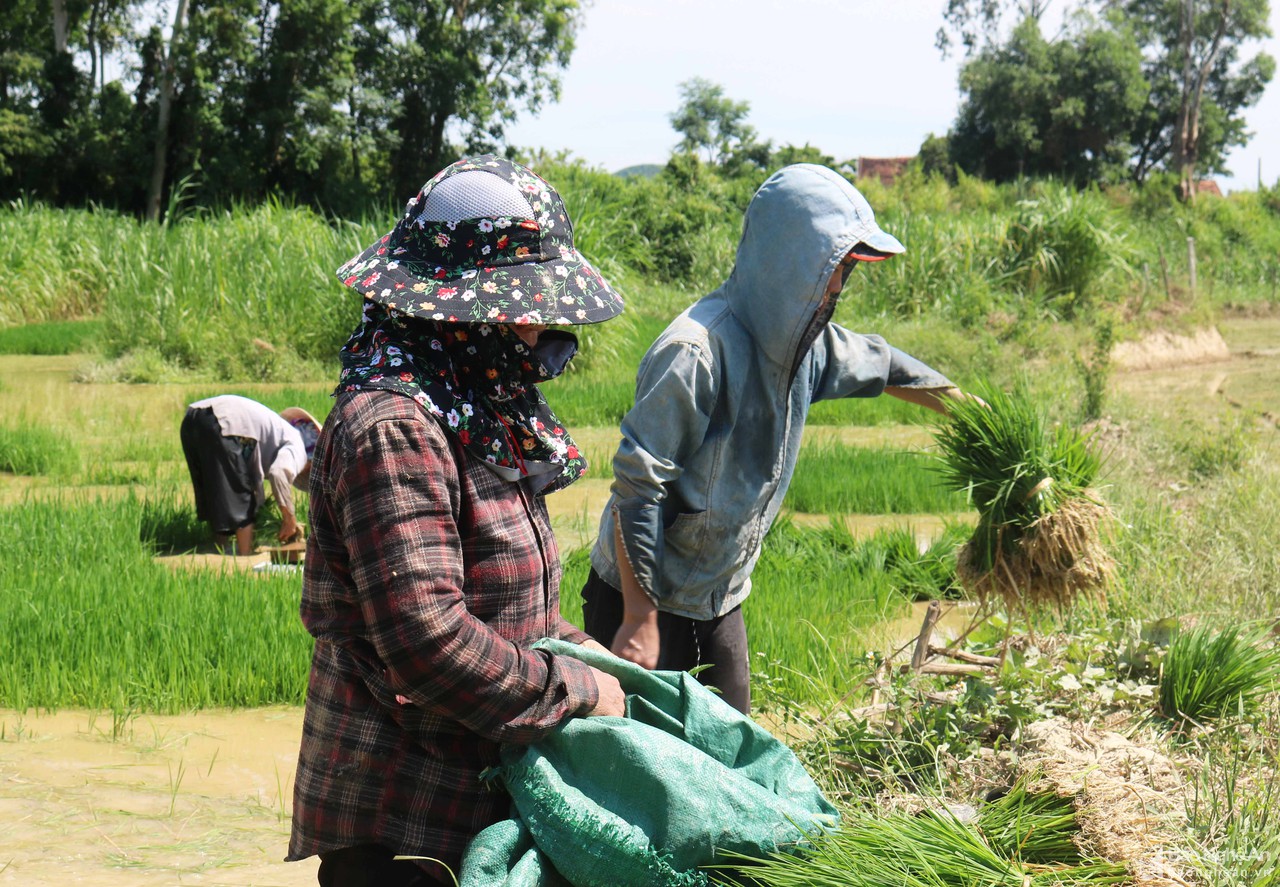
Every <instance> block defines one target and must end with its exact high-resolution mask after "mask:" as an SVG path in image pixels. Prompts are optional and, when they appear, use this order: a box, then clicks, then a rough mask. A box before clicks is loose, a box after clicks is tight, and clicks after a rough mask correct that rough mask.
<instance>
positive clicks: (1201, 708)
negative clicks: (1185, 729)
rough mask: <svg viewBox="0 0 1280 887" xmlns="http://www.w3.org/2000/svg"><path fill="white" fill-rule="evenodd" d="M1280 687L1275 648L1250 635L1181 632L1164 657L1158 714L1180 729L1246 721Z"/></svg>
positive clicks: (1247, 631)
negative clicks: (1236, 718) (1242, 718)
mask: <svg viewBox="0 0 1280 887" xmlns="http://www.w3.org/2000/svg"><path fill="white" fill-rule="evenodd" d="M1277 686H1280V647H1277V646H1276V645H1275V644H1274V643H1273V642H1272V641H1271V640H1270V639H1269V638H1268V637H1266V635H1265V633H1264V632H1262V631H1259V630H1255V629H1241V628H1227V629H1223V630H1222V631H1215V630H1214V629H1213V628H1211V627H1210V626H1203V625H1202V626H1198V627H1196V628H1193V629H1190V630H1187V631H1180V632H1178V634H1177V636H1176V637H1174V639H1173V643H1172V644H1171V645H1170V646H1169V652H1168V653H1167V654H1165V660H1164V668H1163V670H1162V673H1161V675H1160V714H1161V715H1163V716H1164V717H1166V718H1168V719H1170V720H1172V721H1176V722H1179V723H1182V724H1187V723H1200V722H1204V721H1208V720H1213V719H1215V718H1221V717H1225V716H1228V715H1232V714H1240V715H1247V714H1250V713H1252V712H1253V711H1255V710H1256V709H1257V707H1258V704H1259V703H1260V702H1261V701H1262V699H1263V698H1264V697H1266V696H1267V694H1269V693H1274V692H1275V690H1276V688H1277Z"/></svg>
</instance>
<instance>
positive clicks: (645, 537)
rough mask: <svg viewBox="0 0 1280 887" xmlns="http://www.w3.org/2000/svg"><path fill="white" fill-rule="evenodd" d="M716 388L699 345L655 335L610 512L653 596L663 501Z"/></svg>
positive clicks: (705, 420)
mask: <svg viewBox="0 0 1280 887" xmlns="http://www.w3.org/2000/svg"><path fill="white" fill-rule="evenodd" d="M718 388H719V384H718V379H717V377H716V375H715V372H714V370H713V368H712V365H711V361H710V359H709V357H708V355H707V354H706V351H705V349H703V348H702V347H700V346H698V345H696V344H692V343H689V342H679V341H675V342H665V343H661V344H659V345H657V346H655V347H654V348H653V349H651V350H650V351H649V353H648V354H646V355H645V358H644V360H643V361H642V362H641V364H640V371H639V374H638V377H637V380H636V402H635V405H634V406H633V407H632V408H631V409H630V411H628V412H627V415H626V416H625V417H623V420H622V428H621V431H622V443H621V444H620V446H619V447H618V452H617V454H616V455H615V456H614V458H613V477H614V481H613V494H614V505H613V516H614V520H615V522H616V525H617V526H618V527H619V529H620V530H621V534H622V542H623V549H624V551H625V553H626V556H627V559H628V560H629V561H630V562H631V569H632V571H633V572H634V573H635V577H636V581H637V582H638V583H639V584H640V588H641V589H642V590H643V591H644V592H645V593H646V594H647V595H648V596H649V597H650V598H651V599H653V600H654V601H655V602H657V601H658V600H660V599H661V598H662V597H663V596H664V589H663V588H662V587H661V582H660V578H659V577H661V575H662V549H663V518H662V502H663V500H664V499H666V498H667V495H668V493H669V485H670V484H672V483H673V482H674V481H675V480H676V479H677V478H678V477H680V475H681V474H682V473H683V471H684V467H685V466H686V465H687V464H688V460H689V458H690V457H691V456H692V455H693V453H695V452H696V451H697V450H698V448H699V447H701V445H702V442H703V439H704V438H705V437H706V433H707V428H708V426H709V424H710V419H711V413H712V411H713V409H714V406H715V402H716V397H717V396H718Z"/></svg>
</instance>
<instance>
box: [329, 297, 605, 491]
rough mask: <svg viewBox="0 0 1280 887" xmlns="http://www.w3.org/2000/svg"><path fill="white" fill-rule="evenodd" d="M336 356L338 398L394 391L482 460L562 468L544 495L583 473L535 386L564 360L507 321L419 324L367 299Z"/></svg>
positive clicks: (581, 461)
mask: <svg viewBox="0 0 1280 887" xmlns="http://www.w3.org/2000/svg"><path fill="white" fill-rule="evenodd" d="M544 335H546V334H545V333H544ZM560 335H561V336H562V337H564V336H567V334H565V333H561V334H560ZM340 356H341V359H342V374H341V375H340V377H339V381H338V387H337V390H336V391H335V392H334V393H335V395H336V394H341V393H343V392H345V391H357V390H364V389H371V388H376V389H383V390H388V391H397V392H399V393H401V394H404V395H407V396H409V397H412V398H413V399H414V400H415V401H417V402H418V403H419V404H421V405H422V406H423V407H425V408H426V409H427V410H428V411H429V412H430V413H431V414H432V415H435V416H438V417H439V418H440V419H441V420H443V422H444V423H445V426H446V427H447V428H448V429H449V431H450V432H451V433H452V434H454V435H456V436H457V438H458V440H459V441H461V443H462V445H463V447H465V448H466V449H467V451H468V452H470V453H472V454H473V455H475V456H476V457H478V458H480V459H483V460H485V461H486V462H490V463H492V464H494V465H499V466H502V467H504V468H509V469H512V470H515V471H518V472H520V474H521V475H528V474H530V471H529V469H528V466H527V464H526V463H531V462H532V463H539V462H542V463H552V464H556V465H559V466H561V468H560V471H559V473H558V474H557V475H556V476H555V479H554V480H552V481H551V482H550V483H549V484H548V485H547V486H546V487H545V488H544V492H553V491H555V490H559V489H563V488H564V487H566V486H568V485H569V484H571V483H573V482H574V481H575V480H577V479H578V478H579V477H582V475H584V474H585V473H586V471H587V460H586V457H585V456H583V455H582V453H581V451H579V450H578V447H577V445H576V444H575V443H574V442H573V439H572V438H570V437H569V433H568V431H566V430H565V427H564V425H563V424H562V423H561V422H560V420H559V419H557V418H556V416H555V414H554V413H552V412H551V407H550V406H549V405H548V404H547V401H546V399H545V398H544V397H543V396H542V392H541V391H539V390H538V387H537V384H536V383H538V382H542V381H546V380H547V379H551V378H554V377H555V376H557V375H559V373H560V372H561V371H562V370H563V368H564V367H563V364H564V363H566V362H567V360H566V361H561V362H560V364H561V365H560V366H554V365H552V364H553V362H549V361H544V360H543V359H541V358H540V357H539V356H538V354H537V353H535V351H534V349H531V348H530V347H529V346H528V345H526V344H525V342H524V341H523V340H522V339H521V338H520V337H519V336H518V335H516V334H515V332H514V331H513V330H512V329H511V328H510V326H508V325H505V324H487V323H477V324H456V323H439V322H434V321H428V320H420V319H417V318H414V317H409V316H406V315H403V314H400V313H399V312H397V311H394V310H391V309H388V308H387V307H386V306H384V305H380V304H378V303H375V302H371V301H368V300H366V301H365V303H364V316H363V318H362V319H361V322H360V325H359V327H357V328H356V331H355V332H354V333H353V334H352V335H351V338H350V339H348V340H347V344H346V345H345V346H343V349H342V353H341V355H340Z"/></svg>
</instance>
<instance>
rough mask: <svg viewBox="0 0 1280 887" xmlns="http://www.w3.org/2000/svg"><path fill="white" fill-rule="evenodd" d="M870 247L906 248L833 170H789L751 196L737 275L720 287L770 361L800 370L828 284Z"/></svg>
mask: <svg viewBox="0 0 1280 887" xmlns="http://www.w3.org/2000/svg"><path fill="white" fill-rule="evenodd" d="M858 243H867V244H869V245H870V246H873V247H875V248H876V249H878V250H880V251H882V252H887V253H901V252H903V251H904V249H903V246H902V244H901V243H899V242H898V241H897V240H896V239H895V238H893V237H892V236H890V235H888V234H886V233H885V232H883V231H881V230H880V228H879V226H878V225H877V224H876V222H875V215H874V213H873V212H872V210H871V207H870V205H868V203H867V201H866V199H865V198H864V197H863V196H862V194H861V193H859V192H858V190H857V189H856V188H854V187H853V185H851V184H849V182H848V181H847V180H846V179H845V178H844V177H843V176H841V175H840V174H838V173H836V172H835V171H834V170H831V169H828V168H827V167H825V166H818V165H816V164H812V163H797V164H793V165H791V166H787V167H784V168H783V169H781V170H779V171H778V172H776V173H774V174H773V175H772V176H770V177H769V179H768V180H767V181H765V183H764V184H763V185H761V186H760V189H759V190H758V191H757V192H756V194H755V196H754V197H753V198H752V200H751V203H750V205H749V206H748V207H747V212H746V216H745V218H744V220H743V226H742V239H741V240H740V241H739V243H738V253H737V258H736V260H735V262H734V267H733V272H732V273H731V274H730V275H729V279H728V280H727V281H725V283H724V285H723V286H722V287H721V289H720V294H721V297H722V298H723V299H724V300H725V301H726V302H727V303H728V305H729V310H731V311H732V312H733V314H734V316H735V317H737V318H738V320H739V322H740V323H741V324H742V325H743V326H744V327H745V328H746V329H747V331H748V332H750V333H751V336H752V338H754V339H755V340H756V342H757V343H758V344H759V346H760V348H761V349H762V350H763V351H764V353H765V354H766V355H767V356H768V358H769V359H770V360H771V361H773V362H774V363H776V364H778V365H779V366H780V367H783V368H785V370H787V371H790V369H791V368H792V367H793V366H794V365H795V359H796V357H797V356H798V353H799V352H800V351H801V350H802V348H807V347H808V346H809V345H810V344H812V339H810V341H808V342H806V341H804V339H805V332H806V331H807V330H809V329H810V321H812V320H813V318H814V314H815V312H816V311H817V309H818V305H819V303H820V302H821V301H822V297H823V295H824V294H825V293H826V289H827V282H828V281H829V280H830V279H831V275H832V274H833V273H834V272H835V270H836V268H837V267H838V266H839V265H840V262H841V261H842V260H843V259H844V257H845V256H846V255H847V254H848V253H849V250H851V249H853V247H854V246H855V245H856V244H858Z"/></svg>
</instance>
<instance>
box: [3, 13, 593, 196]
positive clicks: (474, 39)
mask: <svg viewBox="0 0 1280 887" xmlns="http://www.w3.org/2000/svg"><path fill="white" fill-rule="evenodd" d="M52 7H53V8H51V4H46V3H39V2H35V0H18V2H16V3H10V4H7V5H6V7H5V13H4V16H3V20H2V21H0V197H2V198H4V199H12V198H14V197H16V196H18V195H22V194H27V195H34V196H38V197H39V198H41V199H44V200H49V201H51V202H53V203H56V204H58V205H69V206H85V205H88V204H99V205H107V206H112V207H116V208H119V209H121V210H123V211H126V212H130V213H135V214H141V213H142V212H143V211H144V209H147V208H149V207H150V205H151V204H152V202H153V201H155V202H156V208H160V207H163V206H164V205H165V204H166V203H167V204H168V205H170V207H171V208H172V206H173V205H174V204H175V203H177V202H179V201H180V200H183V199H187V200H195V201H197V202H198V203H200V204H201V205H223V204H226V203H229V202H235V201H250V202H255V203H256V202H257V201H259V200H262V199H265V198H267V197H270V196H273V195H275V196H279V195H286V196H287V197H288V198H289V199H291V200H295V201H298V202H301V203H306V204H312V205H316V206H322V207H327V208H331V209H335V210H339V211H342V212H345V213H354V212H358V211H360V210H361V209H362V208H366V207H369V206H378V207H381V206H385V205H388V204H389V203H397V202H399V201H403V200H404V199H406V198H407V197H408V196H409V195H411V194H413V192H414V191H415V190H416V189H417V188H418V187H419V186H420V185H421V184H422V182H423V180H424V179H425V177H426V176H427V175H429V174H430V173H431V172H433V171H434V170H435V169H438V168H439V167H440V166H443V165H444V163H446V162H448V160H449V159H452V157H453V156H456V154H457V152H459V151H473V150H477V149H484V148H489V147H494V146H496V145H498V144H499V143H500V142H501V141H502V135H503V130H504V128H505V126H506V124H508V123H509V122H510V121H511V120H513V119H514V117H515V115H516V113H517V112H518V111H520V110H525V109H529V110H535V111H536V110H537V109H538V108H539V107H540V106H541V105H542V104H543V103H544V102H546V101H547V100H549V99H552V98H554V97H555V96H556V94H557V93H558V90H559V82H558V72H559V71H560V70H561V69H562V68H563V67H564V66H565V65H566V64H567V63H568V60H569V57H570V55H571V53H572V51H573V48H574V41H575V38H576V35H577V31H578V28H579V25H580V22H581V17H582V10H581V8H580V6H579V4H578V2H577V0H472V2H468V3H461V4H460V3H455V2H451V0H426V2H414V3H408V2H399V0H392V2H384V0H358V2H346V0H267V2H263V3H253V2H248V0H232V2H227V3H221V2H220V3H212V2H207V0H190V2H183V3H179V4H174V5H173V6H169V5H167V4H166V6H165V7H164V8H163V9H159V10H158V9H157V8H155V7H154V6H153V5H151V4H147V3H143V2H140V0H94V2H92V3H70V2H58V3H55V4H52ZM175 7H176V10H175ZM55 9H56V10H59V11H61V12H63V13H65V21H59V19H58V16H57V15H55V14H54V11H55ZM158 15H163V16H164V17H165V18H166V19H168V20H167V21H165V22H164V23H163V26H162V25H161V23H160V22H159V21H158ZM86 68H87V69H86ZM108 70H110V71H111V72H112V75H111V79H107V78H108V74H107V72H108ZM167 71H171V72H172V73H171V74H170V75H168V76H166V72H167ZM117 72H118V73H117ZM158 144H159V145H160V146H161V147H160V149H159V150H158V151H157V145H158ZM153 176H159V178H158V180H157V181H156V182H155V183H154V184H153V181H152V180H153ZM155 185H159V186H162V192H161V191H154V192H153V190H152V189H153V187H154V186H155ZM165 194H167V195H168V197H167V198H165V197H164V196H163V195H165Z"/></svg>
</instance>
